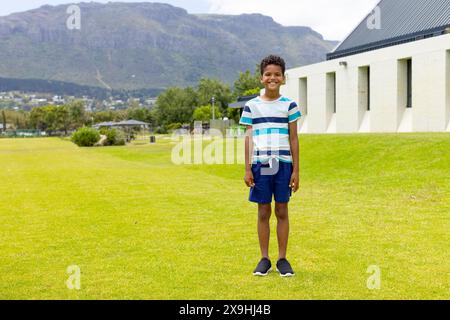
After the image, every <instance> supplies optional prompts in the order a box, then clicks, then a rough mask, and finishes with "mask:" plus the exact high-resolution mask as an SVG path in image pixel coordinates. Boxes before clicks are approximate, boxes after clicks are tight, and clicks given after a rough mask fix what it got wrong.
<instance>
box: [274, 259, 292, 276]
mask: <svg viewBox="0 0 450 320" xmlns="http://www.w3.org/2000/svg"><path fill="white" fill-rule="evenodd" d="M277 271H278V272H279V273H280V276H282V277H292V276H293V275H295V273H294V270H292V267H291V265H290V263H289V261H287V260H286V259H280V260H278V261H277Z"/></svg>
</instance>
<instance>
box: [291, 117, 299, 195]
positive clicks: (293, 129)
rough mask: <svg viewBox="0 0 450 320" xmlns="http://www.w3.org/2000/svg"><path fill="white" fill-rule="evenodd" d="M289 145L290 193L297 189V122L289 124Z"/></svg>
mask: <svg viewBox="0 0 450 320" xmlns="http://www.w3.org/2000/svg"><path fill="white" fill-rule="evenodd" d="M289 143H290V145H291V155H292V167H293V168H292V176H291V181H290V183H289V185H290V187H291V188H292V191H294V192H297V190H298V188H299V182H300V181H299V180H300V177H299V167H300V166H299V158H300V157H299V149H300V148H299V144H298V133H297V121H294V122H291V123H289Z"/></svg>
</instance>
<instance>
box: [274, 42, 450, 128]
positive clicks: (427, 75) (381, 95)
mask: <svg viewBox="0 0 450 320" xmlns="http://www.w3.org/2000/svg"><path fill="white" fill-rule="evenodd" d="M408 59H411V61H412V108H411V109H407V108H406V98H407V96H406V75H407V73H406V66H407V60H408ZM344 61H345V62H346V65H345V64H341V65H340V63H339V62H344ZM367 67H370V98H371V99H370V111H366V106H367V103H366V101H365V100H364V99H365V97H366V96H367V89H368V88H367V77H366V70H367V69H366V68H367ZM286 73H287V75H288V77H287V81H286V85H285V86H283V87H282V94H284V95H286V96H288V97H290V98H292V99H295V100H296V101H298V102H299V105H300V108H302V105H303V104H305V99H306V100H307V107H308V112H307V115H305V117H304V119H303V121H307V123H308V126H307V130H303V131H301V132H307V133H326V132H333V130H331V131H330V124H332V123H333V121H335V130H334V132H337V133H351V132H359V131H367V130H366V129H368V131H370V132H399V131H445V130H447V128H448V126H449V125H450V124H449V122H450V34H446V35H442V36H438V37H434V38H428V39H424V40H419V41H415V42H411V43H406V44H402V45H397V46H393V47H388V48H383V49H380V50H375V51H369V52H365V53H361V54H358V55H353V56H348V57H344V58H340V59H335V60H330V61H325V62H322V63H318V64H313V65H308V66H304V67H300V68H295V69H290V70H287V71H286ZM330 73H335V74H336V114H335V115H333V112H332V109H330V108H332V107H331V103H330V102H331V101H332V100H331V92H332V91H331V78H330V75H329V74H330ZM300 79H303V80H302V81H300ZM301 83H307V89H306V90H307V97H306V98H305V97H303V95H304V94H302V96H301V94H300V92H304V91H305V89H304V87H302V86H303V85H302V84H301ZM363 122H364V123H365V125H364V126H363ZM302 124H303V123H301V124H299V126H301V125H302ZM362 127H365V129H364V130H361V128H362Z"/></svg>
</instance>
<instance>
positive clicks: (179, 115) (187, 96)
mask: <svg viewBox="0 0 450 320" xmlns="http://www.w3.org/2000/svg"><path fill="white" fill-rule="evenodd" d="M197 105H198V96H197V93H196V92H195V90H194V89H193V88H190V87H188V88H185V89H182V88H178V87H173V88H169V89H167V90H166V91H164V92H163V93H161V94H160V95H159V96H158V99H157V100H156V107H155V109H154V118H155V120H156V121H157V124H158V125H160V126H165V127H167V125H169V124H170V123H178V122H179V123H190V122H192V115H193V113H194V110H195V107H196V106H197Z"/></svg>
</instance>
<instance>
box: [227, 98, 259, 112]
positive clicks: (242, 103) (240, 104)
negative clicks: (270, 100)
mask: <svg viewBox="0 0 450 320" xmlns="http://www.w3.org/2000/svg"><path fill="white" fill-rule="evenodd" d="M257 96H259V94H253V95H250V96H241V97H238V98H237V102H235V103H231V104H229V105H228V108H231V109H240V108H244V107H245V104H246V103H247V101H250V100H252V99H254V98H256V97H257Z"/></svg>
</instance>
